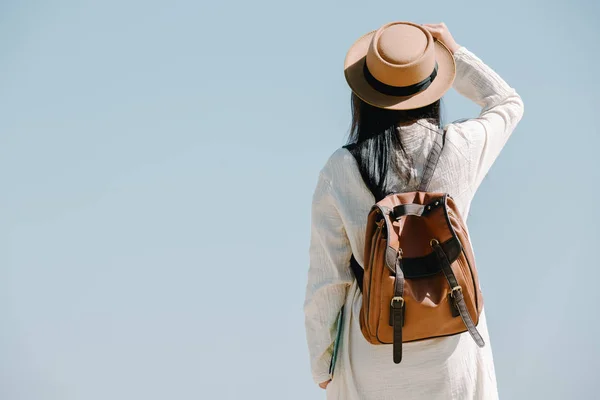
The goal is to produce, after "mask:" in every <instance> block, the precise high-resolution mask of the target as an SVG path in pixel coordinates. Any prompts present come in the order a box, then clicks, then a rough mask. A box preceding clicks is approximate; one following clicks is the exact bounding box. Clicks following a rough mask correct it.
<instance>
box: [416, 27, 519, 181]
mask: <svg viewBox="0 0 600 400" xmlns="http://www.w3.org/2000/svg"><path fill="white" fill-rule="evenodd" d="M423 26H424V27H425V28H426V29H427V30H429V32H430V33H431V34H432V36H433V37H434V38H436V39H437V40H439V41H441V42H442V43H443V44H444V45H445V46H446V47H447V48H448V49H449V50H450V51H451V52H452V53H453V54H454V60H455V61H456V78H455V80H454V88H455V89H456V91H458V92H459V93H460V94H462V95H463V96H465V97H467V98H469V99H470V100H472V101H473V102H475V103H476V104H478V105H479V106H480V107H481V112H480V114H479V117H477V118H472V119H468V120H465V121H463V122H460V123H454V124H451V125H452V128H453V129H454V130H455V131H456V133H458V134H459V135H462V136H463V137H464V138H465V140H466V142H467V146H468V152H469V155H468V157H469V163H470V172H471V173H470V182H469V183H470V185H471V188H472V190H473V191H475V190H476V189H477V188H478V187H479V185H480V184H481V181H482V180H483V178H484V177H485V175H486V174H487V172H488V171H489V169H490V167H491V166H492V164H493V163H494V161H495V160H496V158H497V157H498V155H499V154H500V151H501V150H502V148H503V147H504V145H505V144H506V141H507V140H508V138H509V137H510V135H511V134H512V132H513V131H514V129H515V127H516V125H517V123H518V122H519V121H520V120H521V118H522V116H523V110H524V108H523V101H522V100H521V97H520V96H519V95H518V94H517V92H516V91H515V90H514V89H513V88H512V87H510V86H509V85H508V84H507V83H506V82H505V81H504V80H503V79H502V78H501V77H500V76H499V75H498V74H497V73H496V72H495V71H494V70H493V69H491V68H490V67H488V66H487V65H486V64H484V63H483V61H481V60H480V59H479V58H477V56H475V55H474V54H473V53H471V52H470V51H469V50H467V49H466V48H465V47H462V46H460V45H459V44H457V43H456V41H455V40H454V38H453V37H452V35H451V34H450V31H449V30H448V28H447V27H446V25H445V24H443V23H442V24H425V25H423ZM449 128H450V127H449Z"/></svg>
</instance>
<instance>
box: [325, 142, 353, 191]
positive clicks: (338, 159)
mask: <svg viewBox="0 0 600 400" xmlns="http://www.w3.org/2000/svg"><path fill="white" fill-rule="evenodd" d="M355 164H356V161H355V160H354V156H353V155H352V154H351V153H350V151H348V150H347V149H346V148H344V147H340V148H338V149H337V150H335V151H334V152H333V153H332V154H331V155H330V156H329V157H328V158H327V160H326V161H325V165H324V166H323V168H321V171H320V176H321V177H322V178H324V179H326V180H327V181H328V182H329V183H330V184H332V183H335V182H336V181H338V180H339V179H341V178H342V177H343V176H344V175H345V174H347V173H348V171H349V168H348V167H350V166H353V165H355Z"/></svg>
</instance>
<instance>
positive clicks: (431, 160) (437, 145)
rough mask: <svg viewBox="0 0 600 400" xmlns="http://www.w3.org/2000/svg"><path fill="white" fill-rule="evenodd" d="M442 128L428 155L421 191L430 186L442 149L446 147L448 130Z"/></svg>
mask: <svg viewBox="0 0 600 400" xmlns="http://www.w3.org/2000/svg"><path fill="white" fill-rule="evenodd" d="M440 130H441V132H438V133H437V134H436V135H435V140H434V141H433V145H432V146H431V150H430V151H429V156H428V157H427V162H426V163H425V169H424V170H423V176H422V177H421V183H420V184H419V192H426V191H427V188H428V187H429V181H430V180H431V178H432V177H433V173H434V172H435V167H437V164H438V161H439V160H440V156H441V155H442V150H443V149H444V144H445V142H446V131H445V130H443V129H440Z"/></svg>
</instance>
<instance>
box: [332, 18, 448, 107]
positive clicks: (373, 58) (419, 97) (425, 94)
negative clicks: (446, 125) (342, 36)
mask: <svg viewBox="0 0 600 400" xmlns="http://www.w3.org/2000/svg"><path fill="white" fill-rule="evenodd" d="M344 73H345V75H346V81H348V84H349V85H350V88H351V89H352V91H353V92H354V93H355V94H356V95H357V96H358V97H359V98H361V99H362V100H363V101H365V102H366V103H368V104H371V105H373V106H375V107H379V108H387V109H391V110H411V109H414V108H419V107H424V106H427V105H429V104H431V103H433V102H435V101H437V100H439V99H440V98H441V97H442V96H443V95H444V93H446V91H448V89H450V87H452V83H453V82H454V76H455V75H456V64H455V63H454V57H453V56H452V53H451V52H450V50H448V49H447V48H446V46H444V45H443V44H442V43H441V42H439V41H437V40H434V39H433V36H431V34H430V33H429V32H428V31H427V30H426V29H425V28H423V27H422V26H420V25H417V24H414V23H412V22H391V23H389V24H386V25H384V26H382V27H381V28H379V29H378V30H377V31H373V32H370V33H368V34H366V35H365V36H363V37H361V38H360V39H358V40H357V41H356V43H354V44H353V45H352V47H351V48H350V50H349V51H348V54H347V55H346V61H345V62H344Z"/></svg>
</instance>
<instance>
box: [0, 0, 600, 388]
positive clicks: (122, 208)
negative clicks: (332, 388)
mask: <svg viewBox="0 0 600 400" xmlns="http://www.w3.org/2000/svg"><path fill="white" fill-rule="evenodd" d="M599 15H600V6H599V5H598V2H597V1H594V0H587V1H585V0H580V1H566V0H565V1H541V0H539V1H531V0H518V1H517V0H505V1H502V2H499V1H495V2H482V1H462V2H460V1H458V2H457V1H452V2H451V1H442V0H438V1H430V2H420V1H415V2H412V4H411V3H410V2H405V1H404V2H400V1H379V2H367V1H363V2H357V1H346V2H333V1H331V2H321V1H314V0H307V1H302V2H281V1H252V2H247V1H237V2H210V3H206V2H202V1H201V2H198V1H190V0H184V1H171V2H157V1H139V0H138V1H135V0H126V1H115V0H106V1H102V2H100V1H90V0H83V1H68V0H65V1H59V0H48V1H27V0H25V1H19V2H18V1H14V0H3V1H2V2H0V184H1V187H2V191H1V196H0V399H2V400H107V399H114V400H121V399H123V400H132V399H144V400H155V399H178V400H183V399H277V400H279V399H302V400H305V399H309V398H323V397H324V393H323V392H322V391H320V390H319V389H317V388H316V387H315V386H314V385H313V383H312V381H311V377H310V373H309V366H308V356H307V350H306V345H305V336H304V321H303V313H302V303H303V301H304V290H305V281H306V271H307V267H308V241H309V222H310V221H309V219H310V200H311V196H312V192H313V189H314V186H315V184H316V178H317V174H318V171H319V169H320V168H321V167H322V166H323V164H324V162H325V160H326V159H327V157H328V156H329V155H330V154H331V153H332V152H333V151H334V150H335V149H336V148H338V147H339V146H341V145H342V144H344V139H345V136H346V134H347V131H348V126H349V90H348V88H347V86H346V84H345V81H344V79H343V73H342V63H343V59H344V55H345V52H346V50H347V48H348V47H349V46H350V45H351V43H352V42H353V41H354V40H355V39H356V38H358V37H359V36H360V35H362V34H363V33H365V32H367V31H368V30H371V29H375V28H377V27H378V26H380V25H381V24H383V23H385V22H389V21H392V20H413V21H415V22H419V23H425V22H440V21H444V22H446V24H447V25H448V26H449V27H450V29H451V31H452V32H453V34H454V36H455V38H456V40H457V41H458V42H459V43H460V44H462V45H464V46H466V47H468V48H469V49H470V50H472V51H473V52H474V53H475V54H477V55H478V56H479V57H481V58H482V59H483V60H484V61H485V62H486V63H488V64H489V65H490V66H492V67H493V68H494V69H496V70H497V71H498V72H499V73H500V75H501V76H502V77H504V78H505V79H506V80H507V81H508V82H509V83H510V84H511V85H512V86H513V87H515V88H516V89H517V91H518V92H519V93H520V94H521V95H522V97H523V99H524V101H525V117H524V119H523V121H522V122H521V124H520V125H519V126H518V128H517V131H516V132H515V134H514V136H513V137H512V139H511V140H510V141H509V143H508V145H507V147H506V148H505V151H504V152H503V154H502V155H501V156H500V158H499V160H498V162H497V164H496V165H495V166H494V168H493V169H492V171H491V173H490V174H489V175H488V177H487V178H486V180H485V182H484V184H483V186H482V187H481V189H480V191H479V193H478V195H477V197H476V198H475V201H474V203H473V207H472V209H471V214H470V217H469V225H470V229H471V234H472V236H473V241H474V245H475V246H476V247H475V248H476V252H477V257H478V265H479V269H480V277H481V280H482V286H483V290H484V295H485V297H486V310H487V317H488V324H489V329H490V334H491V339H492V345H493V349H494V355H495V360H496V369H497V376H498V381H499V386H500V393H501V397H502V398H503V399H515V400H516V399H595V398H598V396H599V395H598V393H597V389H596V384H597V377H598V369H600V360H599V358H600V346H599V345H598V335H600V318H599V311H598V309H597V305H598V303H599V302H600V294H599V291H598V282H599V281H600V261H598V258H597V256H596V253H597V250H598V246H599V244H598V242H599V239H600V235H599V228H598V226H599V224H598V222H599V219H600V207H599V206H598V205H597V203H596V201H595V200H596V199H597V198H598V197H599V196H600V191H599V190H598V185H599V184H600V167H599V163H598V159H599V158H600V155H599V145H600V135H599V134H600V132H599V129H598V123H597V119H598V112H599V111H598V110H599V108H600V107H599V106H600V102H599V101H598V93H600V85H599V84H598V80H597V75H598V65H600V57H599V56H598V52H599V51H600V45H599V39H600V28H598V21H597V20H598V16H599ZM445 99H446V100H445V105H446V116H447V120H448V121H450V120H454V119H458V118H462V117H468V116H473V115H475V114H476V113H477V111H478V110H477V107H476V106H475V105H473V104H471V103H470V102H469V101H468V100H466V99H463V98H461V97H460V96H459V95H457V94H456V92H454V91H452V92H450V93H449V94H448V95H447V96H446V98H445Z"/></svg>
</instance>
